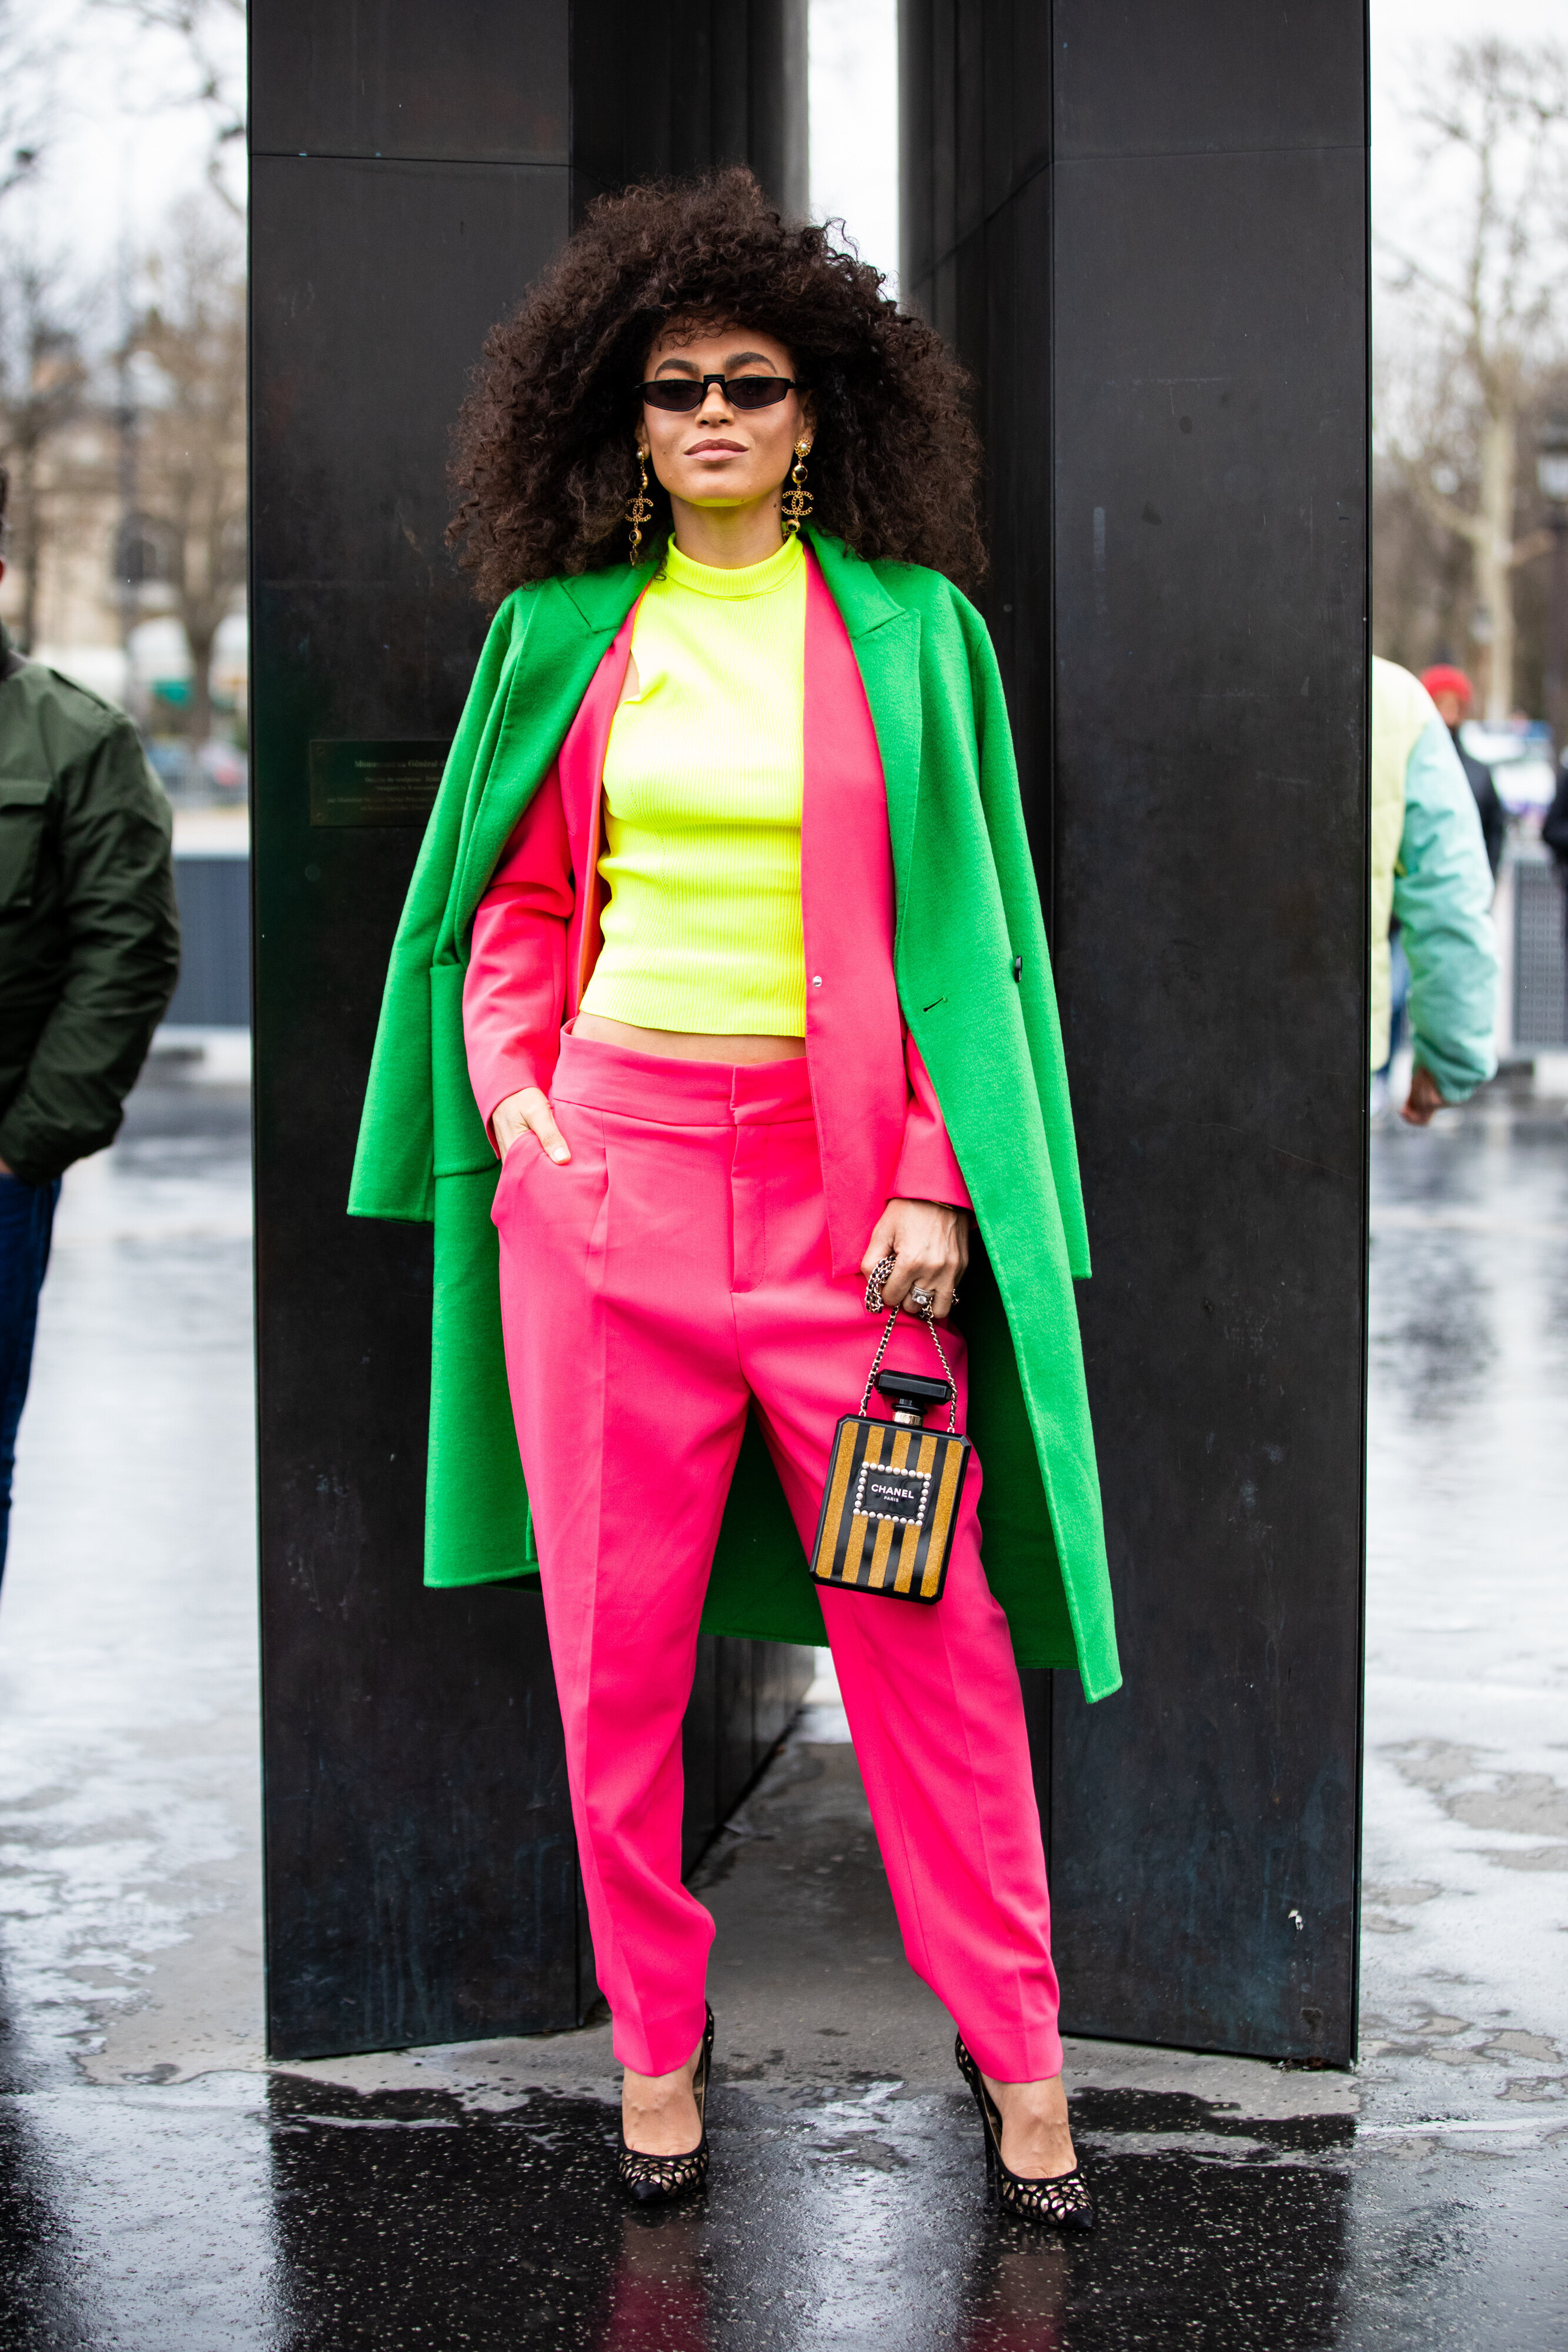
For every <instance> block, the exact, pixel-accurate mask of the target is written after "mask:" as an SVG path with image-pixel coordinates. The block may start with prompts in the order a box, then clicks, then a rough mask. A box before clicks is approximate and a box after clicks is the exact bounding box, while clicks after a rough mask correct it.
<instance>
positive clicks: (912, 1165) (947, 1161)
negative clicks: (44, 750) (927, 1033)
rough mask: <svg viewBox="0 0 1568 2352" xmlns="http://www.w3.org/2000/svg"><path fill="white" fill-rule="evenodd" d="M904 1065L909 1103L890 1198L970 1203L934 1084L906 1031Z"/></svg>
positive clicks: (963, 1205) (960, 1206) (969, 1205)
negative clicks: (907, 1081) (907, 1082)
mask: <svg viewBox="0 0 1568 2352" xmlns="http://www.w3.org/2000/svg"><path fill="white" fill-rule="evenodd" d="M904 1071H905V1074H906V1075H907V1077H908V1080H909V1108H908V1109H907V1110H906V1111H905V1112H904V1141H903V1144H902V1145H901V1147H900V1150H899V1154H898V1165H897V1167H896V1169H895V1170H894V1177H893V1192H892V1198H893V1199H894V1200H895V1201H942V1202H946V1205H947V1206H948V1207H949V1208H950V1209H968V1208H972V1207H973V1206H974V1203H973V1202H972V1201H971V1200H970V1198H969V1189H968V1186H967V1184H966V1183H965V1181H964V1179H963V1175H962V1172H961V1171H960V1170H959V1167H958V1162H957V1160H956V1157H955V1155H954V1150H953V1146H952V1144H951V1142H950V1141H949V1139H948V1135H947V1122H946V1119H945V1118H943V1116H942V1106H941V1104H940V1103H939V1102H938V1101H937V1099H936V1087H934V1086H933V1085H932V1083H931V1076H930V1073H929V1072H928V1071H927V1069H926V1067H925V1062H924V1060H923V1059H922V1058H921V1053H920V1048H919V1046H918V1045H916V1044H915V1040H914V1038H913V1037H909V1036H906V1037H905V1038H904Z"/></svg>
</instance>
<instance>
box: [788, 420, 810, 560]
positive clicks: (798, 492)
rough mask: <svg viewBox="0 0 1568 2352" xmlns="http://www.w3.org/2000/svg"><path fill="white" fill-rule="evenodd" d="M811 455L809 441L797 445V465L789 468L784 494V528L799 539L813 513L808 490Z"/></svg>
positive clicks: (798, 442) (799, 442)
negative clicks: (807, 464)
mask: <svg viewBox="0 0 1568 2352" xmlns="http://www.w3.org/2000/svg"><path fill="white" fill-rule="evenodd" d="M810 454H811V445H810V442H809V441H797V442H796V444H795V463H794V464H793V466H791V467H790V468H789V488H788V489H787V490H786V491H785V493H784V528H785V530H792V531H793V532H794V534H795V536H796V538H797V539H799V538H800V525H801V524H802V523H803V522H804V521H805V520H807V518H808V516H809V515H810V511H811V493H810V490H809V489H808V488H806V460H807V458H808V457H810Z"/></svg>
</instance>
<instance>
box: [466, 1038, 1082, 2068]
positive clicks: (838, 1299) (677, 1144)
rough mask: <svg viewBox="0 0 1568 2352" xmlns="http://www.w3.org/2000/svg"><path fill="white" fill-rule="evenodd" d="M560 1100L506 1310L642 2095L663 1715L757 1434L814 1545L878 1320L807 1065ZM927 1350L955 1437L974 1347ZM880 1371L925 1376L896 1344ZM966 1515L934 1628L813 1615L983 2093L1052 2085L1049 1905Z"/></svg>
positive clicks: (697, 1919) (533, 1157) (709, 1925)
mask: <svg viewBox="0 0 1568 2352" xmlns="http://www.w3.org/2000/svg"><path fill="white" fill-rule="evenodd" d="M551 1100H552V1103H553V1107H554V1110H555V1116H556V1118H557V1120H558V1122H559V1126H560V1129H561V1131H562V1133H563V1134H564V1135H565V1137H566V1139H567V1141H568V1142H569V1144H570V1147H571V1159H570V1163H569V1164H568V1165H567V1166H565V1167H557V1166H556V1165H555V1164H554V1163H553V1162H551V1161H549V1160H546V1158H545V1157H544V1155H543V1153H542V1152H541V1151H540V1150H539V1149H538V1145H537V1144H536V1143H534V1141H533V1140H532V1139H531V1138H530V1137H528V1136H526V1135H525V1136H524V1137H522V1138H521V1139H520V1140H519V1141H518V1142H517V1144H515V1145H514V1146H513V1148H512V1150H510V1151H509V1152H508V1153H507V1160H506V1164H505V1166H504V1167H503V1169H502V1171H501V1175H500V1180H499V1181H498V1183H497V1190H496V1206H495V1220H496V1224H497V1230H498V1232H499V1234H500V1243H501V1316H502V1322H503V1325H504V1328H505V1332H506V1342H507V1370H508V1374H509V1378H510V1381H511V1390H512V1402H513V1409H514V1411H515V1412H516V1415H517V1443H518V1446H519V1449H520V1451H521V1454H522V1463H523V1470H524V1474H525V1475H526V1477H527V1479H528V1494H529V1497H530V1499H531V1502H532V1505H533V1511H534V1526H535V1532H536V1536H537V1539H538V1553H539V1562H540V1570H541V1577H542V1582H543V1586H544V1601H545V1612H546V1617H547V1620H548V1622H549V1640H550V1652H551V1656H552V1660H553V1663H554V1667H555V1678H556V1687H557V1689H558V1691H559V1696H560V1711H561V1717H562V1720H563V1722H564V1725H565V1727H566V1755H567V1769H568V1773H569V1776H570V1787H571V1802H572V1811H573V1816H574V1819H575V1822H576V1826H577V1836H578V1843H579V1849H580V1856H581V1864H582V1873H583V1880H584V1885H585V1889H586V1894H587V1901H588V1914H589V1920H590V1924H591V1928H592V1933H593V1948H594V1957H595V1960H596V1963H597V1967H598V1973H599V1982H600V1985H601V1988H602V1990H603V1992H604V1994H605V1997H606V1999H607V2000H608V2001H609V2003H610V2007H611V2010H612V2014H613V2017H614V2021H615V2053H616V2055H617V2057H618V2058H620V2060H621V2061H622V2063H623V2064H625V2065H628V2066H631V2067H632V2068H634V2069H635V2070H636V2071H637V2072H638V2073H640V2074H667V2073H669V2072H671V2071H672V2070H673V2069H674V2068H675V2067H677V2066H680V2065H682V2064H684V2063H685V2061H686V2060H687V2059H689V2058H690V2056H691V2054H692V2053H693V2051H694V2050H695V2048H696V2045H697V2042H698V2041H699V2039H700V2038H701V2034H702V2028H703V2017H704V2000H705V1991H704V1985H705V1977H706V1962H707V1952H708V1947H709V1945H710V1944H711V1943H712V1940H713V1934H714V1925H713V1920H712V1918H711V1917H710V1916H709V1914H708V1913H707V1912H706V1910H705V1909H704V1907H703V1906H702V1905H701V1904H700V1903H699V1902H698V1901H697V1899H696V1897H695V1895H692V1894H690V1893H689V1892H688V1891H687V1890H686V1888H685V1887H684V1886H683V1885H682V1884H681V1809H682V1800H683V1794H684V1785H683V1778H682V1769H681V1720H682V1717H683V1715H684V1714H685V1706H686V1703H687V1700H688V1698H689V1697H690V1695H691V1687H692V1677H693V1673H694V1670H695V1658H696V1639H697V1625H698V1620H699V1618H700V1616H701V1613H702V1606H703V1600H704V1596H705V1594H706V1588H707V1580H708V1570H709V1568H710V1566H711V1563H712V1559H713V1551H714V1545H715V1542H716V1538H717V1535H718V1526H719V1519H720V1517H721V1516H722V1513H723V1510H724V1505H725V1499H726V1496H727V1492H728V1487H729V1480H730V1474H731V1472H732V1470H733V1468H734V1465H735V1460H736V1455H737V1452H738V1450H739V1446H740V1441H741V1437H742V1434H743V1433H744V1430H745V1426H746V1417H747V1412H748V1411H749V1410H752V1409H755V1411H756V1412H757V1413H758V1419H759V1421H760V1423H761V1427H762V1432H763V1435H764V1437H765V1438H766V1440H767V1443H768V1449H769V1451H770V1453H771V1454H772V1457H773V1460H774V1462H775V1464H776V1465H777V1466H778V1470H779V1478H780V1480H781V1482H782V1484H783V1488H784V1493H785V1495H786V1496H787V1498H788V1500H789V1507H790V1509H791V1511H792V1512H793V1514H794V1517H795V1522H796V1525H797V1526H798V1528H800V1538H801V1541H802V1542H803V1543H804V1544H805V1545H806V1547H807V1548H808V1549H810V1545H811V1543H812V1541H813V1539H814V1538H815V1535H816V1528H817V1516H818V1511H819V1509H820V1507H821V1495H822V1486H823V1481H824V1478H825V1476H826V1469H827V1459H828V1452H829V1447H830V1445H831V1439H832V1433H833V1426H834V1423H836V1422H837V1420H838V1418H839V1416H840V1415H841V1413H844V1412H853V1411H854V1410H855V1408H856V1406H857V1405H858V1403H859V1401H860V1395H861V1390H862V1386H863V1384H864V1381H865V1377H866V1373H867V1370H868V1369H869V1367H870V1363H871V1359H872V1355H873V1351H874V1349H875V1345H876V1340H877V1336H878V1326H877V1324H876V1322H875V1321H874V1320H873V1318H872V1317H870V1316H868V1315H867V1313H866V1311H865V1306H864V1301H863V1298H862V1285H861V1284H860V1283H859V1282H858V1281H856V1280H854V1279H852V1278H845V1277H842V1276H841V1277H839V1278H838V1279H836V1280H835V1279H834V1278H833V1276H832V1274H831V1261H830V1257H829V1250H828V1235H827V1225H826V1218H825V1213H824V1210H823V1202H822V1186H821V1169H820V1167H819V1163H818V1157H817V1133H816V1127H815V1123H814V1121H813V1118H812V1115H811V1101H810V1089H809V1086H808V1080H807V1073H806V1064H805V1062H804V1060H800V1061H789V1062H770V1063H764V1064H761V1065H759V1066H737V1067H731V1066H729V1065H728V1064H721V1063H716V1062H683V1061H667V1060H659V1059H654V1058H653V1057H652V1056H650V1055H642V1054H633V1053H628V1052H625V1051H623V1050H622V1049H621V1048H620V1047H617V1046H612V1045H602V1044H600V1043H598V1042H596V1041H590V1040H588V1039H583V1038H578V1037H576V1036H573V1035H568V1036H567V1037H565V1038H564V1039H563V1041H562V1048H561V1056H560V1061H559V1066H558V1068H557V1071H556V1076H555V1084H554V1087H553V1089H552V1093H551ZM866 1238H867V1240H868V1241H869V1239H870V1235H869V1234H868V1235H867V1236H866ZM944 1345H945V1346H946V1349H947V1353H948V1359H949V1361H950V1362H951V1364H952V1366H953V1370H954V1374H955V1377H956V1380H957V1382H958V1393H959V1406H958V1410H959V1420H960V1426H962V1424H963V1413H964V1404H965V1363H964V1349H963V1342H962V1340H961V1339H959V1338H958V1335H957V1334H956V1332H955V1333H954V1334H953V1335H952V1336H951V1339H946V1338H945V1339H944ZM889 1357H890V1360H891V1361H892V1362H894V1363H895V1364H897V1363H902V1364H904V1366H905V1368H906V1369H910V1370H920V1371H929V1370H934V1369H935V1363H934V1360H933V1359H932V1351H931V1346H930V1341H929V1340H928V1339H927V1338H926V1336H925V1332H924V1330H923V1329H921V1328H920V1327H919V1326H918V1325H916V1324H915V1323H914V1322H913V1321H912V1322H911V1323H910V1324H909V1328H908V1329H907V1332H905V1331H904V1329H902V1328H901V1329H900V1330H899V1331H898V1332H897V1333H896V1334H895V1335H894V1342H893V1345H892V1348H891V1349H890V1350H889ZM873 1410H875V1411H877V1412H881V1411H882V1410H883V1408H882V1405H881V1401H880V1400H879V1399H878V1400H873ZM979 1492H980V1476H979V1465H978V1464H977V1463H971V1465H970V1469H969V1474H968V1477H967V1481H966V1486H965V1493H964V1499H963V1505H962V1515H961V1517H960V1520H959V1524H958V1528H957V1533H956V1539H955V1543H954V1550H953V1558H952V1565H951V1568H950V1569H949V1571H948V1577H947V1584H946V1591H945V1592H944V1594H943V1597H942V1599H941V1601H938V1602H937V1603H936V1606H935V1607H934V1608H925V1607H920V1606H916V1605H915V1603H913V1602H904V1601H897V1600H889V1599H883V1598H881V1597H880V1596H873V1595H870V1594H866V1593H854V1592H840V1591H831V1590H824V1591H822V1594H821V1601H822V1614H823V1617H824V1619H825V1620H826V1623H827V1630H828V1638H829V1641H830V1642H831V1645H832V1653H833V1660H834V1664H835V1665H836V1666H837V1669H838V1675H839V1683H840V1687H841V1691H842V1693H843V1701H844V1707H845V1711H846V1713H847V1715H848V1717H849V1724H850V1730H851V1734H852V1738H853V1740H854V1745H855V1753H856V1757H857V1759H858V1761H859V1764H860V1769H861V1774H862V1780H863V1781H864V1784H865V1791H866V1796H867V1799H868V1800H869V1802H870V1805H871V1811H872V1818H873V1822H875V1825H876V1832H877V1837H878V1840H879V1843H880V1845H881V1849H882V1857H883V1865H884V1867H885V1869H886V1871H887V1876H888V1883H889V1885H890V1887H891V1889H892V1893H893V1898H894V1904H895V1906H896V1907H897V1912H898V1920H899V1926H900V1927H901V1929H902V1931H903V1935H904V1950H905V1952H906V1953H907V1955H908V1958H909V1961H910V1964H911V1966H912V1967H913V1968H914V1969H915V1970H916V1971H917V1972H918V1973H919V1975H921V1976H922V1977H923V1978H924V1979H925V1982H926V1983H927V1984H928V1985H930V1987H931V1988H932V1990H933V1991H935V1992H936V1995H937V1997H938V1999H939V2000H942V2001H943V2002H944V2004H945V2005H946V2008H947V2009H948V2011H950V2012H951V2014H952V2016H953V2018H954V2020H955V2021H956V2024H957V2026H958V2029H959V2031H960V2032H962V2034H963V2036H964V2039H965V2041H966V2042H967V2043H968V2045H969V2048H970V2049H971V2050H972V2051H973V2052H974V2053H975V2056H976V2057H977V2060H978V2061H979V2063H980V2064H981V2066H982V2067H983V2068H984V2069H985V2071H986V2072H987V2073H988V2074H992V2075H995V2076H998V2077H999V2078H1000V2079H1001V2080H1003V2081H1006V2082H1032V2081H1037V2080H1039V2079H1040V2077H1042V2076H1044V2075H1048V2074H1057V2073H1058V2072H1060V2070H1061V2041H1060V2039H1059V2036H1058V2032H1057V2022H1056V2020H1057V2006H1058V2002H1057V1984H1056V1973H1055V1970H1054V1969H1053V1968H1052V1966H1051V1907H1050V1900H1049V1897H1048V1895H1047V1892H1046V1882H1045V1856H1044V1853H1043V1850H1042V1847H1041V1843H1040V1815H1039V1812H1038V1810H1037V1808H1036V1804H1035V1798H1034V1788H1033V1782H1032V1780H1031V1777H1030V1758H1029V1743H1028V1738H1027V1734H1026V1731H1025V1726H1024V1714H1023V1701H1022V1696H1021V1693H1020V1691H1019V1678H1018V1670H1017V1668H1016V1666H1015V1665H1014V1663H1013V1654H1012V1646H1011V1643H1010V1641H1009V1635H1008V1628H1007V1621H1006V1619H1005V1618H1004V1616H1003V1614H1002V1612H1001V1610H1000V1608H999V1607H998V1603H997V1602H996V1601H994V1600H993V1599H992V1597H991V1593H990V1590H989V1588H988V1585H987V1582H986V1579H985V1571H984V1570H983V1569H982V1567H981V1565H980V1533H979V1523H978V1518H977V1503H978V1499H979ZM801 1574H802V1575H804V1574H805V1569H804V1567H803V1566H802V1569H801Z"/></svg>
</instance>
